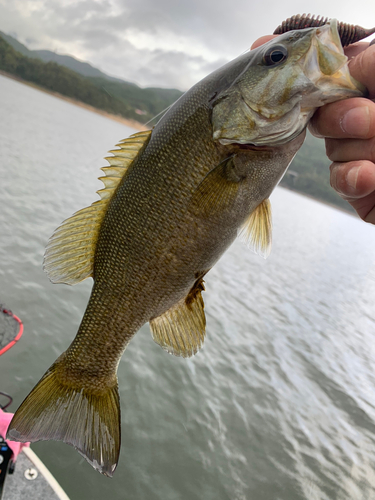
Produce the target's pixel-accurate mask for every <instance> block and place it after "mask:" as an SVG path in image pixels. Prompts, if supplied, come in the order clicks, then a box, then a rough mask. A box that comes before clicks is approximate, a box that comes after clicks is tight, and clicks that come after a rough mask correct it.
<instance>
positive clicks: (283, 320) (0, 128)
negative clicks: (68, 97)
mask: <svg viewBox="0 0 375 500" xmlns="http://www.w3.org/2000/svg"><path fill="white" fill-rule="evenodd" d="M0 117H1V119H0V173H1V181H0V182H1V199H0V227H1V237H0V283H1V289H0V301H2V302H4V303H5V304H6V305H7V306H8V307H10V308H11V309H12V310H13V311H14V312H15V313H16V314H17V315H18V316H20V317H21V318H22V319H23V321H24V325H25V333H24V335H23V337H22V339H21V341H20V342H19V343H18V344H17V345H16V346H15V347H13V348H12V349H11V350H10V351H9V352H7V353H6V354H4V355H3V356H2V357H1V358H0V380H1V386H0V390H2V391H5V392H8V393H10V394H12V395H13V397H14V403H13V405H12V407H11V411H15V409H16V408H17V406H18V404H19V403H20V402H21V401H22V399H23V398H24V397H25V396H26V395H27V393H28V392H29V390H30V389H31V388H32V387H33V385H34V384H35V383H36V382H37V381H38V379H39V378H40V377H41V375H42V374H43V373H44V372H45V370H46V369H47V368H48V367H49V366H50V364H51V363H52V362H53V361H54V360H55V358H56V357H57V356H58V355H59V354H60V353H61V352H62V351H63V350H64V349H66V348H67V347H68V345H69V343H70V342H71V340H72V339H73V337H74V335H75V333H76V330H77V327H78V325H79V322H80V319H81V317H82V314H83V312H84V309H85V306H86V303H87V300H88V297H89V293H90V289H91V285H92V283H91V280H88V281H87V282H84V283H82V284H79V285H77V286H75V287H69V286H65V285H52V284H51V283H50V282H49V280H48V278H47V276H46V275H45V274H44V273H43V271H42V268H41V264H42V259H43V253H44V247H45V245H46V242H47V240H48V238H49V236H50V235H51V234H52V232H53V230H54V229H55V228H56V227H57V226H58V225H59V224H60V223H61V221H62V220H63V219H65V218H67V217H69V216H70V215H71V214H72V213H73V212H75V211H76V210H78V209H80V208H82V207H84V206H87V205H89V204H90V203H91V202H93V201H94V200H96V199H97V195H96V194H95V191H96V190H97V189H100V188H101V186H102V184H101V183H100V182H99V181H98V180H97V177H99V175H100V173H101V172H100V171H99V168H100V167H101V166H105V165H106V162H105V161H104V160H103V159H102V158H103V157H104V156H105V155H106V151H108V150H109V149H111V148H112V147H113V146H114V145H115V144H116V142H118V141H119V140H121V139H123V138H125V137H127V136H128V135H129V134H130V133H131V132H132V131H131V129H129V128H127V127H125V126H123V125H122V124H119V123H117V122H114V121H111V120H108V119H106V118H104V117H102V116H100V115H97V114H94V113H91V112H89V111H87V110H85V109H82V108H79V107H76V106H74V105H71V104H69V103H67V102H65V101H62V100H59V99H56V98H55V97H52V96H50V95H47V94H45V93H42V92H39V91H37V90H35V89H33V88H30V87H27V86H25V85H22V84H20V83H18V82H15V81H13V80H10V79H7V78H5V77H3V76H0ZM327 175H328V173H327ZM272 205H273V213H274V235H273V236H274V238H273V239H274V243H273V249H272V252H271V255H270V257H269V258H268V259H267V260H266V261H265V260H263V259H262V258H261V257H258V256H257V255H255V254H253V253H251V252H250V251H249V250H248V249H247V248H246V247H245V246H243V245H242V244H241V243H240V242H236V243H235V244H234V245H233V246H232V247H231V248H230V250H229V251H228V252H227V253H226V254H225V255H224V256H223V258H222V259H221V260H220V262H219V263H218V264H217V265H216V266H215V267H214V269H213V270H212V271H211V272H210V273H209V275H208V276H207V279H206V285H207V286H206V288H207V291H206V293H205V294H204V299H205V304H206V313H207V339H206V341H205V345H204V348H203V350H202V351H201V352H200V353H199V354H198V355H197V356H195V357H194V358H192V359H189V360H184V359H180V358H175V357H173V356H169V355H168V354H166V353H165V352H164V351H163V350H162V349H160V348H159V347H158V346H157V345H156V344H155V343H154V342H153V341H152V339H151V336H150V331H149V327H148V325H146V326H144V327H143V328H142V329H141V330H140V332H139V333H138V334H137V335H136V336H135V338H134V339H133V341H132V342H131V344H130V345H129V347H128V349H127V351H126V353H125V355H124V357H123V359H122V361H121V363H120V366H119V372H118V376H119V388H120V397H121V409H122V450H121V456H120V463H119V466H118V468H117V470H116V473H115V476H114V478H113V479H112V480H111V479H108V478H106V477H104V476H101V475H100V474H99V473H97V472H95V471H94V470H93V469H92V468H91V467H90V466H89V465H88V464H87V463H86V462H85V460H84V459H83V458H81V457H80V455H79V454H78V453H77V452H76V451H75V450H74V449H73V448H71V447H69V446H67V445H64V444H62V443H56V442H43V443H37V444H35V445H34V446H33V448H34V450H35V451H36V452H37V453H38V454H39V456H40V457H41V458H42V460H43V461H44V462H45V463H46V465H47V466H48V467H49V469H50V470H51V472H52V473H53V474H54V475H55V477H56V478H57V480H58V481H59V482H60V484H61V485H62V487H63V488H64V489H65V491H66V492H67V494H68V495H69V496H70V498H71V499H72V500H86V499H87V500H101V499H103V498H111V500H119V499H125V500H133V499H136V500H140V499H146V500H159V499H160V500H180V499H181V500H198V499H199V500H201V499H205V500H245V499H246V500H248V499H249V500H258V499H259V500H260V499H261V500H263V499H264V500H303V499H308V500H326V499H329V500H332V499H334V500H335V499H337V500H347V499H355V500H362V499H363V500H369V499H375V474H374V467H375V376H374V361H375V312H374V305H375V231H374V227H373V226H369V225H366V224H365V223H363V222H362V221H360V220H358V219H356V218H355V217H352V216H350V215H347V214H345V213H343V212H340V211H337V210H335V209H333V208H330V207H327V206H325V205H322V204H320V203H318V202H315V201H312V200H310V199H307V198H304V197H302V196H299V195H297V194H294V193H291V192H289V191H285V190H283V189H280V188H278V189H276V191H275V193H274V194H273V196H272ZM103 362H105V360H103Z"/></svg>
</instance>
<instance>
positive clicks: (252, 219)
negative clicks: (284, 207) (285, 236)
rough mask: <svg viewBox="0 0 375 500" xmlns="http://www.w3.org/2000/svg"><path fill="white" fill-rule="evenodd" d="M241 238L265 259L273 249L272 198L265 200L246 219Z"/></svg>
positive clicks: (240, 233)
mask: <svg viewBox="0 0 375 500" xmlns="http://www.w3.org/2000/svg"><path fill="white" fill-rule="evenodd" d="M239 238H240V240H241V241H243V242H244V243H245V244H246V245H248V246H249V247H250V248H252V249H253V250H254V251H255V253H258V254H259V255H261V256H262V257H264V258H265V259H266V258H267V257H268V255H269V254H270V251H271V243H272V215H271V203H270V200H268V199H267V200H264V201H262V203H260V204H259V205H258V206H257V208H256V209H255V210H254V211H253V212H252V213H251V214H250V216H249V217H248V218H247V219H246V221H245V223H244V224H243V226H242V228H241V229H240V231H239Z"/></svg>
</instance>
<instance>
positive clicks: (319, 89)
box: [213, 20, 366, 149]
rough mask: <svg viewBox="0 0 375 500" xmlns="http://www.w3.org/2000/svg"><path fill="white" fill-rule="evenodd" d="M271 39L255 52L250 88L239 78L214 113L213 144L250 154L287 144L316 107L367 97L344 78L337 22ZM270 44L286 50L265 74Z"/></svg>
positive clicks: (346, 74)
mask: <svg viewBox="0 0 375 500" xmlns="http://www.w3.org/2000/svg"><path fill="white" fill-rule="evenodd" d="M288 37H289V38H288ZM276 40H278V41H277V42H276ZM276 40H271V41H270V42H268V43H267V44H265V45H264V48H262V47H259V48H258V49H255V50H259V49H260V50H259V52H258V54H256V56H255V57H257V59H256V61H257V62H256V64H254V65H253V66H254V69H253V71H254V72H255V73H254V74H255V76H253V78H252V79H251V78H249V79H248V80H247V81H248V82H249V86H248V87H247V86H246V85H247V81H246V79H243V82H242V81H241V82H239V84H238V86H237V87H236V89H234V88H233V87H232V88H231V89H230V92H228V93H227V94H226V95H224V96H223V97H222V99H221V101H219V102H218V104H219V105H216V106H215V107H214V108H213V125H214V128H213V139H214V140H215V141H217V142H219V143H220V144H222V145H229V144H241V145H242V146H243V145H249V146H250V148H252V149H254V146H257V147H259V146H270V147H276V146H279V145H282V144H286V143H288V142H290V141H292V140H293V139H295V138H296V137H297V136H298V135H300V134H301V133H302V132H303V131H304V129H305V128H306V126H307V124H308V122H309V120H310V118H311V117H312V115H313V114H314V112H315V111H316V109H317V108H319V107H320V106H323V105H325V104H328V103H331V102H334V101H339V100H342V99H346V98H349V97H360V96H363V95H366V89H365V87H364V86H363V85H362V84H360V83H359V82H357V81H356V80H355V79H354V78H352V76H351V75H350V73H349V68H348V65H347V61H348V58H347V57H346V55H345V54H344V50H343V48H342V45H341V40H340V36H339V32H338V28H337V21H336V20H331V21H330V22H329V23H328V24H326V25H324V26H321V27H319V28H306V29H304V30H298V31H295V32H289V34H284V35H281V36H280V38H279V39H276ZM273 45H275V46H276V47H277V46H279V47H280V45H281V46H282V47H283V48H284V49H287V51H288V58H287V59H286V60H285V64H283V65H279V66H278V67H275V68H272V67H271V68H270V70H269V71H268V72H267V71H266V69H267V68H265V67H264V65H263V66H262V59H261V57H262V55H263V54H265V53H266V52H268V51H269V49H270V48H272V46H273ZM262 51H263V52H262ZM257 66H258V67H259V68H261V69H257ZM250 69H251V68H250ZM257 72H258V73H257ZM257 75H259V78H258V79H257ZM254 82H255V83H254ZM220 106H221V108H220Z"/></svg>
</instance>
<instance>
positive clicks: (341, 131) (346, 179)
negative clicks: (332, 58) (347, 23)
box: [251, 35, 375, 224]
mask: <svg viewBox="0 0 375 500" xmlns="http://www.w3.org/2000/svg"><path fill="white" fill-rule="evenodd" d="M274 36H275V35H272V36H265V37H261V38H259V39H258V40H256V42H254V44H253V46H252V47H251V48H256V47H258V46H259V45H262V44H263V43H265V42H267V41H268V40H270V39H271V38H274ZM345 53H346V55H347V56H348V57H349V59H350V61H349V70H350V73H351V75H352V76H353V77H354V78H355V79H356V80H358V81H359V82H361V83H362V84H363V85H365V87H367V89H368V91H369V99H365V98H353V99H346V100H343V101H337V102H333V103H331V104H326V105H325V106H323V107H321V108H319V109H318V110H317V111H316V113H315V115H314V116H313V118H312V120H311V121H310V124H309V129H310V132H311V133H312V134H313V135H315V136H317V137H323V138H325V141H326V151H327V156H328V158H329V159H330V160H332V161H333V163H332V165H331V166H330V171H331V178H330V180H331V186H332V187H333V188H334V189H335V190H336V191H337V192H338V193H339V194H340V196H341V197H342V198H344V199H345V200H347V201H348V202H349V203H350V204H351V205H352V206H353V207H354V209H355V210H356V211H357V213H358V215H359V216H360V217H361V218H362V219H363V220H364V221H366V222H370V223H372V224H375V103H374V102H372V101H371V100H370V99H374V98H375V45H372V46H371V47H369V44H368V43H363V42H361V43H356V44H354V45H351V46H349V47H347V48H346V49H345Z"/></svg>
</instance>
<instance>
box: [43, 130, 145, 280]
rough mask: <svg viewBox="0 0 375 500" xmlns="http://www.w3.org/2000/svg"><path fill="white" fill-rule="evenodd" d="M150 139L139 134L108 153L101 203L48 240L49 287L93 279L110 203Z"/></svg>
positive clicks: (47, 269)
mask: <svg viewBox="0 0 375 500" xmlns="http://www.w3.org/2000/svg"><path fill="white" fill-rule="evenodd" d="M150 136H151V130H147V131H145V132H138V133H137V134H133V135H131V136H130V137H129V138H128V139H124V140H123V141H121V142H120V143H119V144H118V146H119V148H120V149H114V150H112V151H111V153H113V154H114V156H110V157H108V158H106V160H108V163H109V164H110V166H109V167H103V168H102V169H101V170H103V172H104V173H105V174H106V175H105V176H103V177H99V179H100V180H101V181H102V182H103V184H104V186H105V187H104V188H103V189H100V190H99V191H97V192H98V194H99V195H100V198H101V200H99V201H95V202H94V203H93V204H92V205H91V206H89V207H86V208H83V209H82V210H79V211H78V212H76V213H75V214H74V215H72V217H70V218H69V219H66V220H65V221H64V222H63V223H62V224H61V226H59V227H58V228H57V229H56V231H55V232H54V233H53V235H52V236H51V238H50V239H49V241H48V244H47V248H46V253H45V256H44V264H43V267H44V270H45V271H46V273H47V274H48V277H49V279H50V280H51V281H52V283H66V284H68V285H74V284H76V283H79V282H80V281H83V280H84V279H86V278H89V277H90V276H93V268H94V255H95V247H96V242H97V240H98V236H99V229H100V226H101V223H102V221H103V218H104V215H105V213H106V211H107V208H108V204H109V201H110V199H111V198H112V196H113V194H114V192H115V190H116V189H117V187H118V185H119V184H120V182H121V180H122V179H123V177H124V175H125V174H126V172H127V171H128V168H129V167H130V165H131V164H132V163H133V162H134V160H135V158H136V157H137V156H138V155H139V154H140V153H141V152H142V151H143V149H144V148H145V147H146V145H147V143H148V141H149V139H150Z"/></svg>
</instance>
